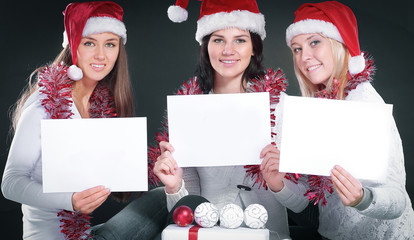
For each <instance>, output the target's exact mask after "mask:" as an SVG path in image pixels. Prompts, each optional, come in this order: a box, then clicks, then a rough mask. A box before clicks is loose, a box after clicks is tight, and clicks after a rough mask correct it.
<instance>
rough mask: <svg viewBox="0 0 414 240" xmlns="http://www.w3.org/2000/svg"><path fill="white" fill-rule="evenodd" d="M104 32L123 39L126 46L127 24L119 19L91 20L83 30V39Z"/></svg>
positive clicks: (99, 18)
mask: <svg viewBox="0 0 414 240" xmlns="http://www.w3.org/2000/svg"><path fill="white" fill-rule="evenodd" d="M103 32H111V33H115V34H116V35H118V36H120V37H121V38H122V40H123V42H124V45H125V44H126V41H127V34H126V28H125V24H124V23H123V22H121V21H119V20H118V19H116V18H111V17H91V18H89V19H88V21H87V22H86V24H85V27H84V28H83V32H82V37H86V36H89V35H91V34H96V33H103Z"/></svg>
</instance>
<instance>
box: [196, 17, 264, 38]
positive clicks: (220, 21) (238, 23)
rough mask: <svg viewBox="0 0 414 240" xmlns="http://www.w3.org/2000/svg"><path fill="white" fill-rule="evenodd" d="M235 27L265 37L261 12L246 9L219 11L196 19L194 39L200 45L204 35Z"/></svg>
mask: <svg viewBox="0 0 414 240" xmlns="http://www.w3.org/2000/svg"><path fill="white" fill-rule="evenodd" d="M230 27H236V28H239V29H242V30H249V31H251V32H254V33H257V34H259V36H260V37H261V38H262V40H263V39H265V37H266V30H265V19H264V16H263V14H261V13H252V12H250V11H246V10H235V11H232V12H229V13H228V12H219V13H215V14H211V15H206V16H204V17H202V18H201V19H199V20H198V21H197V32H196V37H195V38H196V40H197V41H198V42H199V43H200V45H201V40H202V39H203V37H204V36H206V35H208V34H211V33H213V32H215V31H217V30H220V29H225V28H230Z"/></svg>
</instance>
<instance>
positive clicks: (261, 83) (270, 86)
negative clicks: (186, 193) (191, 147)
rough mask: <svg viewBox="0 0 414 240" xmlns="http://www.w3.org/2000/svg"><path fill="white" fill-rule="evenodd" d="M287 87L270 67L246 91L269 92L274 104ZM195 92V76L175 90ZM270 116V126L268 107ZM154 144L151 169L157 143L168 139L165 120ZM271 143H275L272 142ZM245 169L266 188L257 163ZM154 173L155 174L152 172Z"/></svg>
mask: <svg viewBox="0 0 414 240" xmlns="http://www.w3.org/2000/svg"><path fill="white" fill-rule="evenodd" d="M286 87H287V81H286V78H285V77H284V74H283V72H282V71H281V70H277V71H274V70H272V69H268V70H267V73H266V75H264V76H262V77H260V78H259V79H253V80H252V81H251V83H250V84H249V86H248V88H247V89H246V92H269V96H270V104H271V105H273V104H276V103H278V102H279V97H280V93H281V92H283V91H285V90H286ZM195 94H203V92H202V91H201V89H200V87H199V85H198V83H197V78H196V77H195V78H192V79H190V80H189V81H188V82H185V83H184V84H183V85H182V86H181V88H180V89H179V90H178V91H177V95H195ZM270 116H271V126H272V127H274V126H275V118H276V117H275V109H274V108H271V109H270ZM275 135H276V133H275V132H271V136H272V139H273V137H274V136H275ZM155 141H156V145H155V146H151V147H149V151H148V158H149V159H150V160H151V161H150V162H152V163H151V164H150V167H151V170H152V169H153V167H154V164H155V162H156V161H157V158H158V157H159V156H160V154H161V150H160V149H159V143H160V142H161V141H168V124H167V121H166V120H165V122H163V123H162V129H161V131H160V132H157V133H156V138H155ZM272 144H275V143H274V142H272ZM244 168H245V169H246V177H250V178H252V179H255V180H254V182H255V183H254V185H255V184H258V186H259V188H260V187H261V186H263V187H265V188H267V186H266V181H265V180H264V179H263V175H262V173H261V172H260V166H259V165H247V166H244ZM153 175H155V174H153ZM151 183H152V184H155V185H158V181H154V182H151Z"/></svg>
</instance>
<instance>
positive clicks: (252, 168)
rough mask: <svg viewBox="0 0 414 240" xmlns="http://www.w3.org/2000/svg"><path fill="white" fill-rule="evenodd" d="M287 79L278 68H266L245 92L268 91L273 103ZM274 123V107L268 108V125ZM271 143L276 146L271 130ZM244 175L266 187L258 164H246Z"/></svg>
mask: <svg viewBox="0 0 414 240" xmlns="http://www.w3.org/2000/svg"><path fill="white" fill-rule="evenodd" d="M286 88H287V81H286V78H285V76H284V74H283V72H282V71H281V70H280V69H279V70H277V71H276V72H275V71H273V70H272V69H268V70H267V73H266V75H265V76H264V77H261V78H259V79H257V80H256V79H254V80H253V81H252V82H251V84H250V85H249V86H248V88H247V89H246V92H269V97H270V104H271V105H274V104H276V103H278V102H279V100H280V93H281V92H284V91H286ZM275 123H276V113H275V109H274V108H272V107H271V108H270V125H271V127H272V128H273V127H274V126H275ZM270 134H271V137H272V144H273V145H274V146H276V143H275V142H274V140H273V139H274V137H275V136H276V132H275V131H272V132H271V133H270ZM244 168H245V169H246V177H250V178H251V179H253V180H254V183H253V186H254V185H256V184H258V186H259V188H260V187H264V188H265V189H267V184H266V181H265V180H264V178H263V174H262V172H261V171H260V165H246V166H244Z"/></svg>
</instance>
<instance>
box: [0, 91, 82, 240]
mask: <svg viewBox="0 0 414 240" xmlns="http://www.w3.org/2000/svg"><path fill="white" fill-rule="evenodd" d="M41 99H42V95H41V94H40V92H39V90H37V91H36V92H35V93H33V94H32V95H31V96H30V97H29V98H28V99H27V101H26V103H25V104H24V106H23V109H22V114H21V117H20V119H19V122H18V125H17V128H16V132H15V135H14V138H13V141H12V143H11V146H10V151H9V156H8V159H7V163H6V167H5V170H4V174H3V181H2V183H1V189H2V192H3V195H4V197H6V198H7V199H10V200H13V201H15V202H19V203H21V204H22V212H23V239H30V240H32V239H39V240H44V239H57V240H58V239H64V236H63V234H62V233H60V228H59V225H60V222H59V219H58V217H57V213H58V212H59V211H60V210H62V209H65V210H70V211H73V207H72V193H43V188H42V151H41V141H40V137H41V136H40V121H41V120H42V119H46V118H48V116H47V114H46V111H45V109H44V107H43V106H42V105H41ZM70 110H71V111H72V112H73V113H74V115H73V116H72V118H81V117H80V114H79V112H78V110H77V109H76V106H75V105H74V104H72V107H71V109H70ZM69 150H70V146H68V151H69Z"/></svg>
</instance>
